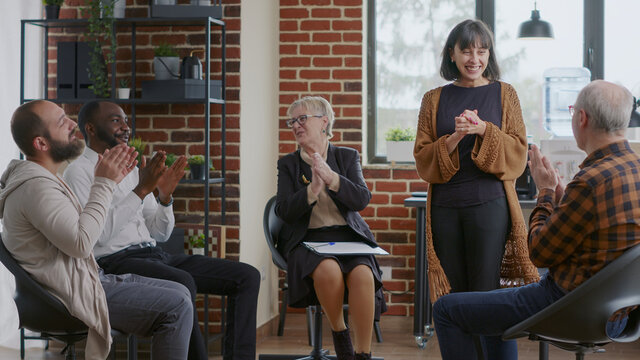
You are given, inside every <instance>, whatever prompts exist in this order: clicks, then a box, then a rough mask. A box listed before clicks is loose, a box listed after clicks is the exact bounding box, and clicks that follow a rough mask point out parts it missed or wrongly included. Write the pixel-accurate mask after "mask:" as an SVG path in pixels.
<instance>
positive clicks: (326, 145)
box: [275, 96, 384, 360]
mask: <svg viewBox="0 0 640 360" xmlns="http://www.w3.org/2000/svg"><path fill="white" fill-rule="evenodd" d="M287 115H288V116H289V117H290V119H289V120H287V125H288V126H289V127H290V128H291V130H292V131H293V135H294V137H295V139H296V142H297V143H298V145H299V147H300V149H299V150H297V151H295V152H292V153H291V154H288V155H286V156H284V157H282V158H281V159H280V160H278V194H277V199H276V207H275V212H276V214H277V215H278V217H280V218H281V219H282V220H283V221H284V222H285V223H287V226H285V227H283V230H282V232H281V233H280V240H279V241H278V244H277V247H278V250H279V251H280V252H281V253H282V254H283V255H284V256H285V257H286V258H287V270H288V271H287V277H288V284H289V299H290V304H291V305H292V306H294V307H306V306H308V305H311V304H317V303H318V301H319V302H320V305H322V308H323V310H324V312H325V314H326V315H327V318H328V320H329V324H330V325H331V331H332V334H333V345H334V347H335V350H336V355H337V358H338V359H339V360H352V359H371V334H372V331H373V319H374V314H375V306H376V301H375V298H376V293H377V294H378V299H380V298H381V296H380V295H381V291H380V289H381V287H382V278H381V272H380V268H379V266H378V262H377V261H376V259H375V257H374V256H373V255H357V256H353V255H352V256H333V255H320V254H316V253H314V252H312V251H311V250H309V249H307V248H306V247H305V246H304V245H303V244H302V242H304V241H322V242H325V241H331V242H340V241H356V242H364V243H366V244H369V245H371V246H377V245H376V241H375V239H374V238H373V234H372V233H371V231H370V230H369V226H368V225H367V223H366V222H365V221H364V220H363V219H362V217H361V216H360V214H359V213H358V211H361V210H363V209H364V208H365V207H366V206H367V204H369V200H370V199H371V192H369V189H368V188H367V185H366V184H365V182H364V177H363V176H362V169H361V168H360V155H359V154H358V152H357V151H356V150H354V149H351V148H346V147H338V146H334V145H332V144H331V143H330V142H329V139H330V138H331V136H332V133H331V128H332V126H333V120H334V113H333V110H332V109H331V105H330V104H329V102H328V101H327V100H325V99H323V98H321V97H317V96H315V97H304V98H302V99H300V100H296V101H295V102H294V103H293V104H291V106H290V107H289V110H288V111H287ZM345 298H347V300H348V303H349V313H350V319H351V325H352V328H353V335H354V338H355V339H354V343H353V345H352V343H351V338H350V336H349V329H348V328H347V326H346V324H345V321H344V317H343V312H342V304H343V302H344V300H345ZM383 302H384V300H383V299H382V302H380V301H379V304H381V307H382V309H384V304H383ZM354 347H355V349H354Z"/></svg>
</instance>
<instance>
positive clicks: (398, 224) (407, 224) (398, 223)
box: [391, 219, 416, 230]
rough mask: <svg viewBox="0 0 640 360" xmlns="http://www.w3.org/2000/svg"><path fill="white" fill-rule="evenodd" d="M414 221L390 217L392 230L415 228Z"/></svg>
mask: <svg viewBox="0 0 640 360" xmlns="http://www.w3.org/2000/svg"><path fill="white" fill-rule="evenodd" d="M415 228H416V221H415V220H413V219H411V220H397V219H391V229H393V230H415Z"/></svg>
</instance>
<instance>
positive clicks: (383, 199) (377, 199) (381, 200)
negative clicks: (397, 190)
mask: <svg viewBox="0 0 640 360" xmlns="http://www.w3.org/2000/svg"><path fill="white" fill-rule="evenodd" d="M388 203H389V195H387V194H378V193H373V194H371V200H369V204H388Z"/></svg>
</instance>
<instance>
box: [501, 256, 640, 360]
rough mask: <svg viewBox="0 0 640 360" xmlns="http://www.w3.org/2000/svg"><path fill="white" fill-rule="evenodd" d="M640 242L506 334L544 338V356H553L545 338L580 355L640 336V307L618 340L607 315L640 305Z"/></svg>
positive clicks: (541, 353) (578, 356) (510, 337)
mask: <svg viewBox="0 0 640 360" xmlns="http://www.w3.org/2000/svg"><path fill="white" fill-rule="evenodd" d="M638 274H640V245H638V246H635V247H633V248H631V249H629V250H627V251H626V252H625V253H624V254H623V255H622V256H620V257H619V258H617V259H616V260H614V261H613V262H611V263H610V264H609V265H607V266H605V267H604V269H602V270H601V271H599V272H598V273H597V274H596V275H594V276H593V277H591V278H590V279H589V280H587V281H585V282H584V283H583V284H581V285H580V286H578V287H577V288H576V289H575V290H573V291H571V292H570V293H568V294H567V295H565V296H564V297H562V298H561V299H560V300H558V301H556V302H555V303H553V304H551V305H550V306H548V307H547V308H545V309H544V310H542V311H540V312H539V313H537V314H535V315H533V316H531V317H529V318H528V319H526V320H524V321H522V322H520V323H519V324H516V325H514V326H512V327H511V328H509V329H508V330H507V331H506V332H505V333H504V335H503V336H502V338H503V339H505V340H509V339H516V338H519V337H524V336H528V337H529V339H531V340H536V341H541V346H540V355H539V356H540V359H548V355H547V354H546V353H547V351H546V350H547V348H546V345H544V344H545V343H549V344H552V345H555V346H557V347H559V348H561V349H564V350H567V351H572V352H574V353H575V354H576V359H584V355H585V354H588V353H598V352H604V349H603V348H602V346H603V345H605V344H607V343H610V342H612V341H614V342H632V341H635V340H637V339H638V338H639V337H640V309H636V310H633V311H631V312H630V313H629V319H628V322H627V326H626V327H625V329H624V330H623V332H622V334H620V335H619V336H618V337H616V338H615V339H611V338H609V337H608V336H607V334H606V331H605V326H606V324H607V320H608V319H609V318H610V317H611V315H612V314H613V313H615V312H616V311H617V310H619V309H624V308H627V307H631V306H637V305H640V286H637V283H636V281H638Z"/></svg>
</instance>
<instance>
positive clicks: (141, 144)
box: [129, 137, 147, 164]
mask: <svg viewBox="0 0 640 360" xmlns="http://www.w3.org/2000/svg"><path fill="white" fill-rule="evenodd" d="M129 146H133V147H134V148H135V149H136V151H137V152H138V157H136V160H138V164H141V163H142V156H143V155H142V154H144V150H145V149H146V148H147V142H146V141H144V140H142V138H140V137H136V138H133V139H129Z"/></svg>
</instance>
